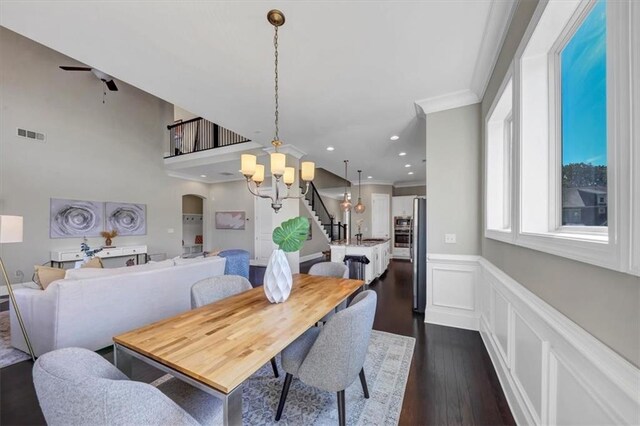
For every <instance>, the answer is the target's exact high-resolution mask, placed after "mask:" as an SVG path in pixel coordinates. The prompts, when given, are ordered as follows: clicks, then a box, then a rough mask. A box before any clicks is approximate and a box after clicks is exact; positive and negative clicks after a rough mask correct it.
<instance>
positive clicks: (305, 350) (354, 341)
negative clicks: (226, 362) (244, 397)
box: [276, 290, 377, 426]
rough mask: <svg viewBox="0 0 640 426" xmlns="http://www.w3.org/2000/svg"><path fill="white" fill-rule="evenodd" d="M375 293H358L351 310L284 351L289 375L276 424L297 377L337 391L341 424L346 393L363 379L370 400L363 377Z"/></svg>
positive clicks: (344, 414)
mask: <svg viewBox="0 0 640 426" xmlns="http://www.w3.org/2000/svg"><path fill="white" fill-rule="evenodd" d="M376 302H377V296H376V293H375V292H374V291H371V290H367V291H363V292H362V293H359V294H358V295H357V296H356V297H355V298H354V299H353V302H352V303H351V304H350V305H349V307H348V308H346V309H344V310H342V311H340V312H338V313H336V314H335V316H334V317H333V318H331V319H330V320H329V321H328V322H327V323H326V324H325V326H324V327H322V328H317V327H313V328H311V329H309V330H308V331H306V332H305V333H304V334H303V335H302V336H300V337H299V338H298V339H296V340H294V341H293V343H291V344H290V345H289V346H287V348H285V349H284V350H283V351H282V368H284V371H285V372H286V373H287V375H286V377H285V379H284V385H283V387H282V394H281V395H280V403H279V404H278V412H277V414H276V421H278V420H280V417H281V416H282V410H283V409H284V403H285V401H286V399H287V394H288V393H289V387H290V386H291V381H292V380H293V378H294V377H298V378H299V379H300V380H301V381H302V382H303V383H305V384H307V385H310V386H314V387H316V388H318V389H321V390H324V391H327V392H337V395H338V417H339V420H340V425H341V426H342V425H344V424H346V407H345V399H344V390H345V389H346V388H347V387H349V386H350V385H351V383H353V382H354V381H355V380H356V377H358V376H360V383H361V384H362V391H363V392H364V397H365V398H369V391H368V389H367V381H366V378H365V375H364V368H363V365H364V360H365V357H366V356H367V348H368V347H369V338H370V337H371V329H372V327H373V318H374V316H375V313H376Z"/></svg>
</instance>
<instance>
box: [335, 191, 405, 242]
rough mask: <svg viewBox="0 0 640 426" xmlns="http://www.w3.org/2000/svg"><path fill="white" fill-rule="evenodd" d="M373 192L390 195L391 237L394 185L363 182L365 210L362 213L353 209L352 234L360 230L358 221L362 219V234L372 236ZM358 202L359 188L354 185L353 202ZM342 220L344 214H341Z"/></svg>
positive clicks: (362, 192)
mask: <svg viewBox="0 0 640 426" xmlns="http://www.w3.org/2000/svg"><path fill="white" fill-rule="evenodd" d="M371 194H388V195H389V237H391V197H392V194H393V187H392V186H391V185H366V184H362V188H361V195H360V196H361V198H362V202H363V203H364V205H365V208H366V209H365V211H364V213H362V214H356V212H354V211H353V210H351V236H352V237H353V236H354V235H356V233H357V232H358V224H357V221H358V220H359V219H362V220H363V222H362V227H361V229H362V234H363V235H362V236H363V238H369V237H371V214H372V211H371ZM357 202H358V190H357V188H355V187H354V189H352V190H351V203H352V204H353V205H354V206H355V205H356V203H357ZM340 220H342V215H341V216H340Z"/></svg>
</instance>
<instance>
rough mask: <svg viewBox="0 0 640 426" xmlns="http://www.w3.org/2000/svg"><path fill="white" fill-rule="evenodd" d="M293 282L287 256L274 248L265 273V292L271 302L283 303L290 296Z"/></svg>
mask: <svg viewBox="0 0 640 426" xmlns="http://www.w3.org/2000/svg"><path fill="white" fill-rule="evenodd" d="M292 284H293V277H292V276H291V268H290V267H289V262H288V261H287V256H286V255H285V254H284V252H283V251H282V250H280V249H278V250H274V251H273V253H271V257H269V263H268V264H267V271H266V272H265V273H264V284H263V287H264V294H266V295H267V299H269V302H271V303H282V302H284V301H285V300H287V299H288V298H289V294H290V293H291V286H292Z"/></svg>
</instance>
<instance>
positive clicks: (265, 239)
mask: <svg viewBox="0 0 640 426" xmlns="http://www.w3.org/2000/svg"><path fill="white" fill-rule="evenodd" d="M254 200H255V201H254V202H255V204H254V206H255V258H256V260H258V261H263V262H264V263H265V264H266V262H267V261H268V260H269V257H270V256H271V253H272V252H273V250H274V249H275V248H276V246H275V244H274V243H273V240H272V238H271V234H272V232H273V210H272V209H271V200H269V199H267V198H260V197H254Z"/></svg>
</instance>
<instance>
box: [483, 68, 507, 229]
mask: <svg viewBox="0 0 640 426" xmlns="http://www.w3.org/2000/svg"><path fill="white" fill-rule="evenodd" d="M496 99H497V102H495V103H494V105H492V107H491V109H490V111H489V114H488V118H487V121H486V125H485V128H486V141H487V142H486V150H485V152H486V157H485V168H486V170H487V175H486V187H485V206H486V210H485V217H486V225H485V235H486V236H488V237H491V238H495V239H501V240H505V239H506V240H509V241H510V240H512V234H511V200H512V197H511V188H512V185H511V181H512V179H511V177H512V172H511V164H512V161H511V153H512V141H513V118H512V104H513V82H512V79H511V77H510V76H509V77H508V79H507V80H506V81H505V83H503V87H501V90H500V95H499V96H498V97H497V98H496Z"/></svg>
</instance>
